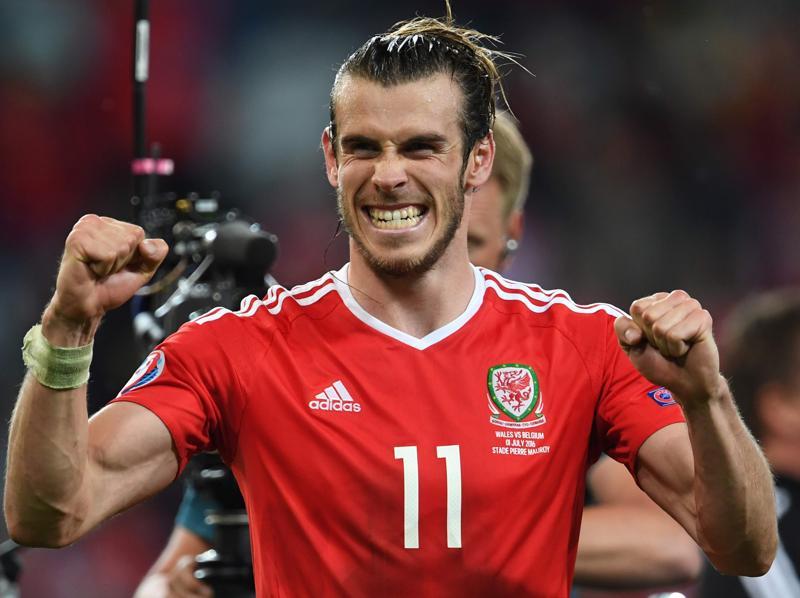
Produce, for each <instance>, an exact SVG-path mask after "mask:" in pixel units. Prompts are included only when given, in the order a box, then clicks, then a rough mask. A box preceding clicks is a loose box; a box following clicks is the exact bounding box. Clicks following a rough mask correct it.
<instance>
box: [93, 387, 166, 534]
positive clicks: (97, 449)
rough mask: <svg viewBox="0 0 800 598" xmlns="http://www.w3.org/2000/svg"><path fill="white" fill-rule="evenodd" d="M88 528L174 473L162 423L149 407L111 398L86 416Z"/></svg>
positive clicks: (151, 491) (158, 487)
mask: <svg viewBox="0 0 800 598" xmlns="http://www.w3.org/2000/svg"><path fill="white" fill-rule="evenodd" d="M88 454H89V476H88V480H87V481H88V483H89V493H90V497H91V502H92V505H91V509H90V513H91V515H90V519H92V520H94V521H87V524H88V527H89V528H91V527H92V526H93V525H94V524H95V523H98V522H100V521H102V520H104V519H106V518H108V517H110V516H112V515H115V514H116V513H119V512H120V511H123V510H125V509H127V508H128V507H131V506H133V505H134V504H136V503H138V502H141V501H142V500H144V499H146V498H148V497H150V496H152V495H153V494H155V493H156V492H158V491H159V490H162V489H163V488H165V487H166V486H167V485H168V484H169V483H170V482H172V480H173V479H175V476H176V475H177V473H178V458H177V455H176V452H175V449H174V446H173V442H172V436H171V435H170V433H169V430H168V429H167V427H166V425H164V423H163V422H162V421H161V420H160V419H159V418H158V417H157V416H156V415H155V414H154V413H153V412H152V411H150V410H149V409H147V408H145V407H142V406H141V405H136V404H134V403H112V404H111V405H108V406H107V407H105V408H103V409H102V410H101V411H99V412H98V413H97V414H95V415H94V416H93V417H92V418H91V419H90V420H89V438H88Z"/></svg>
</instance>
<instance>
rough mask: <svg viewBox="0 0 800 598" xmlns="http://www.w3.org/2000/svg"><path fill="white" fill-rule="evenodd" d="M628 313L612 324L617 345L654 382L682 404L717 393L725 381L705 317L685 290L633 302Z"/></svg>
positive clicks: (717, 352)
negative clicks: (670, 392)
mask: <svg viewBox="0 0 800 598" xmlns="http://www.w3.org/2000/svg"><path fill="white" fill-rule="evenodd" d="M630 313H631V317H630V318H628V317H620V318H617V321H616V322H615V323H614V329H615V331H616V333H617V338H618V340H619V343H620V345H621V346H622V349H623V350H624V351H625V353H627V355H628V357H629V358H630V360H631V362H632V363H633V365H634V366H635V367H636V369H637V370H639V372H640V373H641V374H642V375H643V376H644V377H645V378H647V379H648V380H650V381H651V382H653V383H654V384H658V385H660V386H665V387H667V388H668V389H670V390H671V391H672V392H673V393H674V394H675V398H676V399H677V400H678V402H680V403H681V405H682V406H684V407H690V406H692V405H695V404H698V403H702V402H704V401H706V400H708V399H709V398H711V397H715V396H717V395H718V394H719V393H720V392H721V390H722V388H724V386H725V383H724V380H723V378H722V376H721V375H720V373H719V351H718V349H717V345H716V343H715V342H714V336H713V333H712V320H711V315H710V314H709V313H708V311H706V310H705V309H703V307H702V306H701V305H700V303H699V302H698V301H697V300H696V299H693V298H692V297H690V296H689V295H688V294H687V293H686V292H685V291H673V292H671V293H656V294H655V295H651V296H649V297H644V298H643V299H639V300H637V301H634V302H633V304H632V305H631V309H630Z"/></svg>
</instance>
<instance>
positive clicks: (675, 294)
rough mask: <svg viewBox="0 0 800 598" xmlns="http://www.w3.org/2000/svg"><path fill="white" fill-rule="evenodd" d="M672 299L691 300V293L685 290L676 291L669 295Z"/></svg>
mask: <svg viewBox="0 0 800 598" xmlns="http://www.w3.org/2000/svg"><path fill="white" fill-rule="evenodd" d="M669 297H670V298H674V299H689V298H690V297H689V293H687V292H686V291H684V290H683V289H675V290H674V291H672V292H671V293H670V294H669Z"/></svg>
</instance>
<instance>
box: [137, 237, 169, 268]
mask: <svg viewBox="0 0 800 598" xmlns="http://www.w3.org/2000/svg"><path fill="white" fill-rule="evenodd" d="M138 249H139V258H140V263H139V270H140V271H141V272H142V274H145V275H147V276H151V275H152V274H153V273H154V272H155V271H156V270H158V267H159V266H160V265H161V262H163V261H164V258H165V257H167V253H169V245H167V242H166V241H164V239H144V240H142V242H141V243H139V247H138Z"/></svg>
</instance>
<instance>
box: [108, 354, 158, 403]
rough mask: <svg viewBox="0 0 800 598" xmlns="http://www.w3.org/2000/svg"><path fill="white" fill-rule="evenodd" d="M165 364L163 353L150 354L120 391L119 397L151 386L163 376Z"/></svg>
mask: <svg viewBox="0 0 800 598" xmlns="http://www.w3.org/2000/svg"><path fill="white" fill-rule="evenodd" d="M165 362H166V359H165V357H164V353H163V351H153V352H152V353H150V355H148V356H147V357H145V359H144V361H143V362H142V365H140V366H139V367H138V368H136V371H135V372H133V375H132V376H131V379H130V380H128V382H127V384H125V386H123V387H122V390H121V391H119V394H118V395H117V396H118V397H121V396H122V395H124V394H125V393H128V392H130V391H132V390H135V389H137V388H141V387H142V386H144V385H145V384H150V383H151V382H152V381H153V380H155V379H156V378H158V377H159V376H160V375H161V372H163V371H164V364H165Z"/></svg>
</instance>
